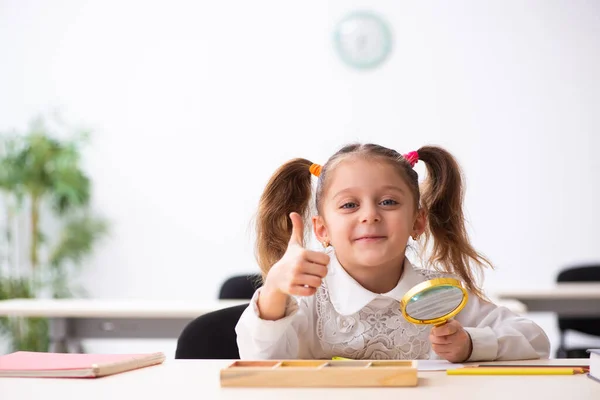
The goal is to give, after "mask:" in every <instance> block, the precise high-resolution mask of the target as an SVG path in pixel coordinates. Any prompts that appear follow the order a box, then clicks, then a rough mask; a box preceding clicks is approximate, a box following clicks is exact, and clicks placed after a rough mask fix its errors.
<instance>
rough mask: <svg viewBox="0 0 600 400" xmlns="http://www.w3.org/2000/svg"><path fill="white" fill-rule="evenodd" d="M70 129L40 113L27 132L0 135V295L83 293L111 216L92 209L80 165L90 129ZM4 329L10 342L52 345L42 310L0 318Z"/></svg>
mask: <svg viewBox="0 0 600 400" xmlns="http://www.w3.org/2000/svg"><path fill="white" fill-rule="evenodd" d="M61 127H62V128H64V125H61ZM73 133H74V134H73ZM70 136H71V137H68V138H64V137H63V138H61V137H59V135H58V132H57V131H56V129H55V128H52V127H50V125H48V124H47V123H45V122H44V120H43V119H42V118H38V119H36V120H35V121H34V122H33V123H32V124H31V125H30V127H29V129H28V130H27V131H26V132H22V133H19V132H14V133H11V134H6V133H5V134H2V136H1V137H0V192H1V193H2V196H3V197H2V200H1V201H2V206H3V208H4V212H3V214H4V220H3V221H2V219H0V221H2V223H3V227H2V230H3V232H2V233H3V234H2V235H1V236H2V239H3V240H2V242H0V244H1V247H0V249H1V250H0V251H1V253H0V300H4V299H13V298H40V297H53V298H65V297H73V296H81V295H84V292H83V291H82V290H81V288H80V287H78V286H77V285H76V284H75V283H74V282H75V281H76V277H77V273H78V272H79V271H80V267H81V266H82V264H83V262H84V261H85V260H86V258H87V256H89V255H90V254H91V252H92V250H93V247H94V245H95V244H96V243H97V241H98V240H99V239H100V238H102V237H103V236H105V235H106V234H107V232H108V223H107V222H106V221H105V220H104V219H103V218H99V217H97V216H94V215H93V214H92V212H91V210H90V197H91V196H90V192H91V182H90V179H89V177H88V176H87V175H86V173H85V172H84V170H83V168H82V151H83V145H84V144H86V143H87V139H88V137H89V134H88V133H87V132H85V131H81V130H79V131H77V130H76V131H75V132H71V133H70ZM0 333H2V334H3V335H4V336H5V337H7V338H8V339H9V341H10V350H30V351H47V349H48V321H47V320H45V319H43V318H19V317H10V318H1V319H0Z"/></svg>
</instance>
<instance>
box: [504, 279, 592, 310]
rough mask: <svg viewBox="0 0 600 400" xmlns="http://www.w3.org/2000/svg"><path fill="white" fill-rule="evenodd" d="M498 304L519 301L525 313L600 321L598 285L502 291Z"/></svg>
mask: <svg viewBox="0 0 600 400" xmlns="http://www.w3.org/2000/svg"><path fill="white" fill-rule="evenodd" d="M495 296H496V297H497V298H498V299H500V300H501V301H508V300H513V301H518V302H521V303H523V304H524V305H525V307H526V309H527V311H528V312H554V313H557V314H559V315H561V316H565V317H574V318H578V317H581V318H589V317H600V283H561V284H557V285H555V286H553V287H551V288H546V289H522V290H503V291H499V292H497V293H495Z"/></svg>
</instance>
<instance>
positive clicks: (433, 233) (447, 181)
mask: <svg viewBox="0 0 600 400" xmlns="http://www.w3.org/2000/svg"><path fill="white" fill-rule="evenodd" d="M419 160H421V161H422V162H424V163H425V165H426V167H427V180H426V181H425V182H424V187H423V190H422V191H420V189H419V184H418V176H417V173H416V172H415V171H414V170H413V166H414V165H415V163H416V162H417V161H419ZM312 175H315V176H317V177H318V181H317V188H316V193H315V200H316V202H315V206H316V212H317V215H316V216H313V217H312V225H313V232H314V234H315V236H316V237H317V239H318V240H319V242H321V243H322V244H323V247H324V248H325V251H324V252H318V251H310V250H307V249H305V248H304V246H303V243H304V240H303V237H304V223H303V217H304V218H307V217H308V213H309V208H310V207H309V202H310V199H311V186H312V185H311V176H312ZM462 199H463V187H462V182H461V171H460V169H459V166H458V164H457V163H456V161H455V159H454V158H453V157H452V155H450V154H449V153H448V152H447V151H445V150H444V149H442V148H439V147H430V146H426V147H422V148H420V149H419V150H418V151H413V152H410V153H408V154H406V155H404V156H402V155H400V154H399V153H397V152H396V151H394V150H391V149H388V148H385V147H382V146H379V145H375V144H365V145H359V144H353V145H348V146H345V147H343V148H342V149H341V150H340V151H338V152H337V153H336V154H334V155H333V156H332V157H331V158H330V159H329V160H328V161H327V162H326V163H325V165H323V166H322V167H321V166H319V165H317V164H313V163H311V162H310V161H308V160H305V159H294V160H291V161H289V162H288V163H286V164H284V165H283V166H281V167H280V168H279V170H278V171H276V172H275V174H274V175H273V177H272V178H271V180H270V181H269V183H268V184H267V187H266V188H265V190H264V193H263V194H262V197H261V200H260V206H259V211H258V219H257V234H258V237H257V244H256V249H257V258H258V263H259V265H260V268H261V270H262V272H263V280H264V283H263V286H262V287H261V288H259V289H258V290H257V291H256V292H255V294H254V296H253V298H252V300H251V302H250V306H249V307H248V308H247V309H246V310H245V311H244V313H243V314H242V316H241V318H240V320H239V322H238V324H237V326H236V333H237V342H238V348H239V352H240V358H242V359H294V358H300V359H331V357H333V356H341V357H346V358H352V359H428V358H443V359H446V360H448V361H451V362H464V361H482V360H489V361H491V360H514V359H533V358H547V357H548V354H549V350H550V344H549V341H548V338H547V336H546V335H545V333H544V332H543V330H542V329H541V328H540V327H539V326H538V325H536V324H535V323H533V322H532V321H530V320H527V319H525V318H522V317H520V316H518V315H515V314H513V313H512V312H511V311H509V310H508V309H506V308H504V307H498V306H496V305H495V304H493V303H491V302H489V301H487V300H486V299H485V297H484V295H483V292H482V290H481V289H480V288H479V287H478V286H477V284H476V282H475V280H476V279H475V278H476V275H478V274H479V273H481V272H482V271H483V268H484V267H485V266H489V262H488V261H487V260H486V259H485V258H484V257H483V256H481V255H480V254H479V253H478V252H477V251H475V249H473V247H472V246H471V244H470V243H469V239H468V237H467V233H466V229H465V224H464V217H463V212H462ZM410 237H412V239H413V240H414V241H415V243H418V242H420V241H421V240H420V239H421V238H424V240H423V242H424V243H423V248H428V247H427V245H428V244H429V245H431V246H430V250H431V251H430V264H431V265H432V267H433V269H417V268H415V267H413V265H412V264H411V263H410V262H409V260H408V259H407V258H406V256H405V250H406V248H407V245H408V242H409V238H410ZM439 276H449V277H454V278H457V279H460V280H462V281H463V282H464V283H465V285H466V286H467V288H468V291H469V301H468V303H467V305H466V306H465V308H464V309H463V310H462V311H461V312H460V313H459V314H458V315H457V316H456V317H455V318H454V319H453V320H451V321H450V322H448V323H446V324H445V325H442V326H439V327H433V328H432V327H431V326H429V325H414V324H412V323H410V322H408V321H407V320H406V319H404V317H403V315H402V312H401V310H400V307H399V302H400V300H401V299H402V296H403V295H404V294H405V293H406V292H407V291H408V290H409V289H410V288H411V287H413V286H414V285H416V284H418V283H420V282H423V281H425V280H428V279H431V278H433V277H439Z"/></svg>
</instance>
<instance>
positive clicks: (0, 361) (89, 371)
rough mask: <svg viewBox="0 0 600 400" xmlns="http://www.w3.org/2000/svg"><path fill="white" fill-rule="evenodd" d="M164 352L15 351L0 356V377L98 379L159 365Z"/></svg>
mask: <svg viewBox="0 0 600 400" xmlns="http://www.w3.org/2000/svg"><path fill="white" fill-rule="evenodd" d="M163 361H165V355H164V354H163V353H148V354H74V353H41V352H40V353H38V352H30V351H17V352H15V353H11V354H7V355H4V356H0V377H30V378H52V377H54V378H97V377H101V376H106V375H114V374H118V373H121V372H125V371H131V370H133V369H137V368H143V367H148V366H150V365H156V364H161V363H162V362H163Z"/></svg>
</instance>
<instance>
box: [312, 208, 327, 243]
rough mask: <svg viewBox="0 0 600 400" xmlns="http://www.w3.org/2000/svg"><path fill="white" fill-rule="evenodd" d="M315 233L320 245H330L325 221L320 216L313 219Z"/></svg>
mask: <svg viewBox="0 0 600 400" xmlns="http://www.w3.org/2000/svg"><path fill="white" fill-rule="evenodd" d="M312 222H313V231H314V233H315V236H316V237H317V240H318V241H319V243H330V242H331V239H330V238H329V234H328V233H327V227H326V226H325V220H324V219H323V217H321V216H320V215H317V216H315V217H312Z"/></svg>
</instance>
